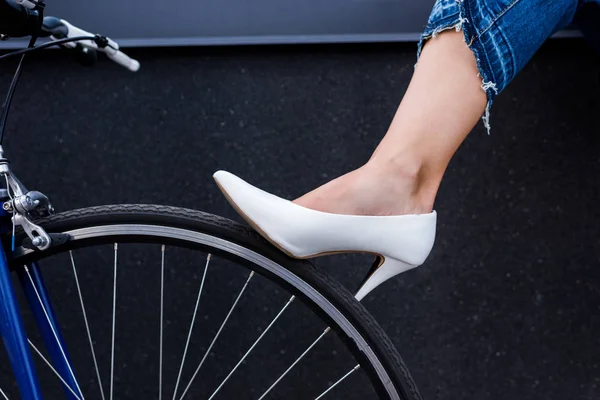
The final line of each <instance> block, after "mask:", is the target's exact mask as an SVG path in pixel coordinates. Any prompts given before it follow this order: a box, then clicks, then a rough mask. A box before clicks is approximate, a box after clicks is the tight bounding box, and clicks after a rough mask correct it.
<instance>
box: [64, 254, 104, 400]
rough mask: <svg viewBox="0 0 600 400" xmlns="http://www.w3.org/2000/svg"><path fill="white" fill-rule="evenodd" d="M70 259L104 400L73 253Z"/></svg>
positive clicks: (102, 395) (101, 391)
mask: <svg viewBox="0 0 600 400" xmlns="http://www.w3.org/2000/svg"><path fill="white" fill-rule="evenodd" d="M69 256H70V257H71V265H72V267H73V276H74V277H75V285H76V286H77V293H78V294H79V302H80V303H81V312H82V313H83V321H84V322H85V330H86V331H87V335H88V340H89V342H90V350H91V351H92V359H93V360H94V368H96V376H97V377H98V386H100V396H101V397H102V400H104V390H103V389H102V381H101V380H100V369H99V368H98V362H97V361H96V352H95V351H94V342H93V341H92V334H91V332H90V326H89V324H88V318H87V313H86V312H85V306H84V304H83V295H82V294H81V287H80V286H79V277H78V276H77V269H76V268H75V259H74V258H73V252H72V251H69Z"/></svg>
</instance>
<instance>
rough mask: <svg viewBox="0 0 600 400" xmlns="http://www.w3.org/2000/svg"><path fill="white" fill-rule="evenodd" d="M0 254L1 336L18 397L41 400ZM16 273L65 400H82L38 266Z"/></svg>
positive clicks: (8, 278)
mask: <svg viewBox="0 0 600 400" xmlns="http://www.w3.org/2000/svg"><path fill="white" fill-rule="evenodd" d="M0 216H2V217H6V216H7V213H6V212H5V211H4V210H1V209H0ZM0 253H1V255H0V334H1V335H2V338H3V340H4V345H5V347H6V350H7V353H8V356H9V359H10V363H11V365H12V368H13V372H14V375H15V379H16V381H17V385H18V386H19V391H20V393H21V397H22V398H23V399H24V400H42V394H41V390H40V386H39V380H38V377H37V373H36V371H35V366H34V363H33V360H32V356H31V351H30V342H29V340H28V338H27V334H26V332H25V329H24V327H23V321H22V318H21V315H20V312H19V305H18V302H17V299H16V296H15V291H14V287H13V285H12V278H11V273H10V270H9V267H8V262H7V260H6V254H5V253H4V249H2V248H1V247H0ZM17 272H18V275H19V279H20V281H21V285H22V287H23V292H24V294H25V297H26V298H27V301H28V303H29V306H30V308H31V311H32V313H33V316H34V318H35V321H36V324H37V325H38V328H39V329H40V333H41V336H42V338H43V340H44V343H45V345H46V349H47V350H48V353H49V354H50V358H51V360H52V364H53V367H54V369H55V370H56V372H57V373H58V374H59V375H60V377H61V378H62V380H63V381H64V382H62V384H63V388H64V390H65V394H66V398H67V399H68V400H78V399H79V400H83V398H84V397H83V395H82V393H81V390H80V388H79V386H78V384H77V380H76V378H75V374H74V371H73V367H72V365H73V364H72V363H71V360H70V357H69V355H68V352H67V348H66V345H65V342H64V340H63V337H62V333H61V331H60V328H59V325H58V323H57V319H56V316H55V313H54V310H53V308H52V305H51V302H50V298H49V295H48V291H47V290H46V286H45V284H44V280H43V278H42V273H41V271H40V268H39V266H38V265H37V263H33V264H30V265H27V266H23V267H22V268H19V270H18V271H17Z"/></svg>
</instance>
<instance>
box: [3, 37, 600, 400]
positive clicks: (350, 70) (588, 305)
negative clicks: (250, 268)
mask: <svg viewBox="0 0 600 400" xmlns="http://www.w3.org/2000/svg"><path fill="white" fill-rule="evenodd" d="M414 54H415V46H414V45H387V46H381V45H378V46H375V45H370V46H363V47H357V46H353V47H349V46H348V47H340V46H337V47H330V46H326V47H292V48H285V49H284V48H277V47H272V48H228V49H217V48H215V49H181V50H173V49H171V50H165V49H153V50H144V51H141V50H137V51H134V52H132V55H133V56H135V57H137V58H139V60H140V61H141V63H142V69H141V70H140V72H139V73H137V74H132V73H129V72H127V71H126V70H124V69H122V68H120V67H118V66H117V65H114V64H112V63H110V62H108V61H103V62H100V63H99V64H98V65H97V66H96V67H95V68H94V69H87V68H83V67H79V66H78V65H76V64H74V63H73V62H72V61H71V60H69V58H68V57H66V56H65V55H64V54H61V53H59V52H51V53H50V52H49V53H46V54H45V55H43V56H40V57H38V58H37V59H36V61H35V62H33V61H32V60H30V61H29V62H28V66H27V68H26V71H25V73H24V75H23V79H22V82H21V84H20V87H19V90H18V93H17V96H16V98H15V101H14V104H15V109H14V112H13V114H12V116H11V118H10V121H9V124H10V129H9V131H8V137H7V140H6V141H5V146H4V147H5V150H6V154H7V156H8V157H9V159H11V161H12V164H13V168H14V170H15V171H16V172H17V174H18V175H19V177H20V178H21V179H22V180H23V181H24V182H25V183H26V184H27V185H28V186H29V187H30V188H35V189H37V190H41V191H43V192H45V193H48V194H50V195H51V196H52V199H53V201H54V204H55V206H56V208H57V209H58V210H65V209H68V208H74V207H82V206H89V205H97V204H109V203H122V202H124V203H129V202H148V203H163V204H171V205H178V206H184V207H191V208H195V209H200V210H204V211H208V212H212V213H216V214H221V215H225V216H228V217H231V218H234V219H237V220H239V218H238V217H237V216H236V215H235V213H234V212H233V210H232V209H230V207H229V206H228V205H227V203H226V201H225V200H224V199H223V198H222V197H221V195H220V193H219V191H218V189H217V187H216V186H215V185H214V183H213V181H212V179H211V174H212V173H213V172H214V171H215V170H217V169H227V170H230V171H231V172H233V173H236V174H239V175H240V176H242V177H243V178H245V179H247V180H248V181H249V182H251V183H254V184H256V185H258V186H260V187H262V188H264V189H265V190H267V191H270V192H273V193H275V194H277V195H281V196H284V197H287V198H294V197H296V196H299V195H301V194H302V193H304V192H306V191H308V190H310V189H312V188H314V187H315V186H317V185H320V184H322V183H324V182H326V181H327V180H329V179H331V178H333V177H336V176H338V175H340V174H343V173H345V172H347V171H349V170H350V169H352V168H355V167H358V166H359V165H361V163H363V162H365V161H366V160H367V159H368V157H369V155H370V153H371V151H372V150H373V149H374V147H375V145H376V144H377V143H378V141H379V139H380V138H381V137H382V135H383V134H384V132H385V130H386V129H387V126H388V124H389V122H390V120H391V117H392V115H393V113H394V111H395V108H396V106H397V104H398V102H399V101H400V99H401V98H402V95H403V93H404V91H405V89H406V87H407V84H408V82H409V79H410V76H411V73H412V69H413V65H414V61H415V60H414ZM8 64H9V63H5V64H4V65H3V68H6V69H7V70H8ZM599 66H600V58H599V57H598V55H596V54H595V53H593V52H592V51H591V50H590V49H589V48H588V47H587V45H585V44H584V43H583V42H580V41H578V40H574V41H573V40H570V41H566V40H555V41H553V42H552V43H549V44H546V45H545V46H544V47H543V48H542V50H541V51H540V52H539V53H538V54H537V55H536V56H535V58H534V60H533V61H532V63H531V64H529V65H528V66H527V67H526V68H525V70H524V71H523V72H522V73H521V74H520V75H519V76H518V77H517V78H516V80H515V82H514V83H513V84H512V85H510V86H509V88H508V89H507V90H506V91H505V92H504V93H502V94H501V95H500V96H499V98H498V100H497V102H496V103H495V105H494V108H493V110H492V120H491V121H492V133H491V136H488V135H487V134H486V133H485V131H484V129H483V127H482V126H481V124H480V125H478V126H477V128H476V129H475V130H474V132H473V133H472V134H471V135H470V136H469V138H468V139H467V140H466V142H465V144H464V145H463V146H462V147H461V149H460V150H459V152H458V154H457V155H456V156H455V158H454V159H453V161H452V163H451V165H450V167H449V169H448V171H447V174H446V177H445V180H444V182H443V184H442V187H441V189H440V192H439V197H438V199H437V203H436V209H437V211H438V213H439V226H438V232H439V233H438V239H437V245H436V246H435V248H434V251H433V253H432V255H431V257H430V259H429V260H428V262H427V263H426V264H425V265H424V266H422V267H420V268H418V269H416V270H413V271H410V272H407V273H405V274H403V275H402V276H400V277H398V278H396V279H394V280H392V281H391V282H389V283H387V284H385V285H384V286H383V287H381V288H380V290H378V291H377V292H375V293H374V294H372V295H371V296H370V297H368V298H367V299H366V300H365V305H366V306H367V308H368V309H369V310H371V311H372V313H373V314H374V315H375V316H376V318H377V319H378V321H380V323H381V324H382V326H383V327H384V328H385V330H386V331H387V332H388V333H389V335H390V337H391V338H392V340H393V341H394V343H395V344H396V346H397V347H398V348H399V350H400V352H401V354H402V355H403V357H404V359H405V361H406V362H407V364H408V366H409V368H410V369H411V371H412V373H413V376H414V377H415V380H416V381H417V383H418V385H419V387H420V389H421V392H422V394H423V397H424V398H425V399H498V400H504V399H507V398H518V399H542V398H543V399H574V400H575V399H576V400H591V399H597V398H599V397H600V365H599V364H600V350H599V348H600V339H599V338H600V334H599V333H600V289H599V288H600V284H599V282H600V268H599V264H600V235H599V231H600V228H599V223H600V211H599V208H598V202H599V200H600V192H599V186H598V185H599V183H598V176H599V173H600V160H599V157H598V154H600V137H599V133H600V132H599V129H598V109H599V102H598V93H600V74H598V70H599ZM2 83H3V84H4V85H7V84H8V74H6V78H4V81H3V82H2ZM456 101H460V98H457V99H456ZM317 265H319V266H322V267H323V268H326V269H327V270H328V271H330V272H331V273H332V274H334V275H335V276H337V277H338V278H339V279H340V280H341V281H342V282H344V283H347V284H350V283H352V282H355V281H356V280H358V279H359V278H360V276H361V273H363V272H364V270H365V269H366V267H367V266H368V265H367V263H366V262H365V259H364V258H361V257H344V256H336V257H328V258H324V259H321V260H319V261H317ZM92 303H93V301H92ZM92 306H93V304H92ZM224 307H225V306H224ZM322 368H323V369H326V368H327V364H323V365H322Z"/></svg>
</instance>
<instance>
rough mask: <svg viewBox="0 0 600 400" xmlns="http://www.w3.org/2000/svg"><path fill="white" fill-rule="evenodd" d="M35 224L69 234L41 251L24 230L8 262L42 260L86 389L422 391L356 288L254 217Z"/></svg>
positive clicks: (169, 394) (367, 394)
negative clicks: (280, 246) (261, 228)
mask: <svg viewBox="0 0 600 400" xmlns="http://www.w3.org/2000/svg"><path fill="white" fill-rule="evenodd" d="M36 223H37V224H39V225H40V226H41V227H43V228H44V229H45V230H46V231H47V232H48V233H56V234H59V233H61V234H64V235H62V237H63V238H64V240H63V241H60V240H57V242H59V243H57V244H55V245H53V247H51V248H50V249H49V250H47V251H45V252H38V251H33V250H31V249H28V248H27V247H28V245H27V243H28V241H29V239H28V238H27V237H26V236H25V235H24V234H23V233H22V232H21V233H19V232H17V237H16V243H17V249H16V250H15V252H13V253H12V255H9V264H10V265H11V268H13V269H19V268H22V266H23V265H27V264H30V263H33V262H40V266H41V271H42V272H43V273H44V275H45V280H46V286H48V289H49V293H50V297H51V299H52V302H53V307H54V311H55V312H56V315H57V318H58V321H59V325H60V327H61V330H62V333H63V336H64V338H65V340H66V347H67V351H68V352H69V354H70V357H71V363H72V365H73V370H74V373H75V375H76V376H77V381H78V383H79V386H80V387H81V393H82V394H83V395H84V396H85V398H90V399H91V398H102V399H107V398H111V399H112V398H113V397H114V398H158V399H161V398H163V397H164V398H173V399H179V398H181V399H183V398H184V397H185V398H190V399H198V398H201V399H213V398H215V399H219V398H223V399H227V398H236V399H246V398H248V399H263V398H286V399H303V398H312V399H321V398H325V399H327V398H332V399H336V398H345V399H358V398H360V399H367V398H373V399H377V398H378V399H399V400H417V399H420V398H421V397H420V395H419V393H418V390H417V388H416V386H415V384H414V382H413V380H412V378H411V376H410V374H409V372H408V369H407V368H406V366H405V365H404V363H403V361H402V359H401V357H400V356H399V354H398V352H397V351H396V349H395V347H394V346H393V344H392V343H391V341H390V340H389V338H388V337H387V336H386V334H385V333H384V332H383V330H382V329H381V327H380V326H379V325H378V324H377V322H376V321H375V320H374V319H373V318H372V316H371V315H370V314H369V313H368V312H367V310H366V309H365V308H364V307H363V306H362V305H361V304H360V303H359V302H357V301H356V300H355V299H354V297H353V296H352V294H351V293H350V292H348V291H347V290H346V289H345V288H344V287H342V286H341V285H340V284H339V283H338V282H337V281H335V280H334V279H332V278H331V277H330V276H328V275H327V274H326V273H325V272H324V271H321V270H318V269H316V268H315V267H314V266H313V265H312V264H310V263H309V262H307V261H304V260H295V259H292V258H289V257H287V256H286V255H284V254H283V253H281V252H280V251H279V250H277V249H276V248H274V247H273V246H272V245H270V244H269V243H268V242H267V241H266V240H264V239H263V238H262V237H260V235H258V234H257V233H256V232H254V231H253V230H252V229H251V228H249V227H247V226H244V225H240V224H238V223H235V222H233V221H230V220H227V219H224V218H221V217H217V216H214V215H211V214H207V213H203V212H199V211H194V210H188V209H182V208H175V207H166V206H156V205H115V206H99V207H92V208H86V209H80V210H74V211H68V212H64V213H60V214H55V215H52V216H50V217H48V218H45V219H42V220H38V221H36ZM4 239H5V240H4V243H5V248H8V245H9V243H10V238H9V237H5V238H4ZM7 254H10V252H7ZM184 260H185V262H184ZM215 263H216V264H215ZM117 268H118V269H117ZM117 271H118V273H117ZM213 271H216V272H213ZM142 274H143V275H142ZM117 277H119V279H121V280H118V279H117ZM123 280H124V281H123ZM209 295H210V296H211V297H210V299H213V298H214V299H213V300H210V299H209V300H205V298H207V297H208V296H209ZM84 300H85V301H84ZM126 300H127V301H128V303H126V305H123V302H125V301H126ZM297 300H300V301H297ZM265 301H266V302H267V304H266V305H265V303H264V302H265ZM207 302H208V303H207ZM261 302H262V303H261ZM292 303H293V305H292ZM23 308H24V307H23ZM199 309H200V310H201V311H200V313H199V312H198V310H199ZM192 310H193V312H192ZM86 311H87V312H86ZM82 315H83V318H82V317H81V316H82ZM190 317H191V318H190ZM234 317H235V318H234ZM24 318H25V320H26V321H25V325H26V329H27V332H28V336H29V337H30V338H31V340H32V343H33V342H36V340H40V339H39V338H38V339H36V338H35V334H36V333H35V330H34V328H33V327H32V326H31V322H28V315H27V312H25V311H24ZM190 319H191V320H190ZM199 321H200V322H199ZM213 321H216V323H213ZM234 321H237V322H234ZM128 325H133V327H130V328H128V327H127V326H128ZM310 326H312V327H310ZM84 328H85V329H84ZM313 336H314V337H313ZM111 338H112V339H111ZM168 339H171V340H170V341H169V340H168ZM268 339H269V340H270V342H266V341H267V340H268ZM101 342H102V343H104V345H102V344H101ZM167 342H168V343H167ZM267 343H270V344H267ZM40 347H41V346H39V345H38V346H36V348H38V349H39V348H40ZM257 352H258V353H260V355H259V354H258V353H257ZM40 354H41V355H42V356H43V351H40V353H38V355H40ZM34 357H36V363H38V362H39V366H38V371H39V373H40V381H41V384H42V386H43V388H42V389H43V390H46V391H54V392H52V393H53V394H52V396H51V397H50V396H49V395H46V397H48V398H57V396H59V397H60V395H59V394H56V393H60V391H62V390H63V389H64V387H62V385H61V384H60V381H59V380H58V379H57V378H56V376H54V375H55V373H50V372H48V371H51V370H50V368H47V367H46V366H44V364H45V363H44V362H43V359H42V358H41V357H38V356H36V355H35V354H34ZM109 360H110V363H109V362H108V361H109ZM311 363H312V364H311ZM109 365H110V367H109ZM43 371H46V375H44V372H43ZM108 371H109V375H110V377H107V372H108ZM0 372H1V371H0ZM42 375H44V376H42ZM101 376H102V377H103V378H104V379H102V378H101ZM134 379H135V380H137V381H139V382H137V383H133V380H134ZM140 382H141V383H140ZM367 386H368V387H367ZM1 387H2V386H0V388H1ZM8 389H9V390H10V389H11V388H10V384H9V388H8ZM13 390H14V388H13ZM5 391H6V390H5ZM113 392H114V394H113ZM81 397H83V396H81Z"/></svg>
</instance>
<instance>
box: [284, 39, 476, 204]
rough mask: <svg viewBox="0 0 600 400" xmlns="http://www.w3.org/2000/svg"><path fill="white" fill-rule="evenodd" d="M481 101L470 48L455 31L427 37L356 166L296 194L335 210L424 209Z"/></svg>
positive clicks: (305, 202) (299, 201) (473, 119)
mask: <svg viewBox="0 0 600 400" xmlns="http://www.w3.org/2000/svg"><path fill="white" fill-rule="evenodd" d="M485 106H486V93H485V91H483V90H482V88H481V78H480V77H479V76H478V72H477V65H476V61H475V56H474V55H473V52H472V51H471V50H470V49H469V48H468V47H467V46H466V45H465V42H464V36H463V33H462V32H456V31H454V30H449V31H445V32H443V33H441V34H440V35H438V36H436V37H435V38H432V39H430V40H428V41H427V43H426V45H425V46H424V48H423V51H422V54H421V56H420V58H419V62H418V64H417V67H416V69H415V73H414V75H413V77H412V80H411V82H410V85H409V87H408V90H407V91H406V94H405V96H404V98H403V99H402V102H401V104H400V106H399V108H398V111H397V112H396V115H395V117H394V119H393V121H392V124H391V125H390V128H389V129H388V132H387V134H386V135H385V137H384V138H383V140H382V141H381V143H380V144H379V146H378V147H377V149H376V150H375V152H374V153H373V156H372V157H371V159H370V160H369V161H368V162H367V163H366V164H365V165H364V166H363V167H361V168H359V169H357V170H355V171H352V172H350V173H348V174H346V175H344V176H341V177H339V178H337V179H335V180H333V181H331V182H329V183H327V184H325V185H323V186H321V187H319V188H318V189H315V190H313V191H312V192H310V193H308V194H306V195H304V196H302V197H300V198H299V199H297V200H296V201H295V202H296V203H297V204H300V205H302V206H304V207H308V208H312V209H315V210H320V211H325V212H331V213H337V214H363V215H399V214H409V213H426V212H430V211H431V210H432V208H433V202H434V200H435V196H436V193H437V190H438V187H439V185H440V182H441V180H442V176H443V174H444V171H445V170H446V167H447V165H448V163H449V162H450V158H451V157H452V155H453V154H454V153H455V151H456V149H457V148H458V146H459V145H460V144H461V142H462V141H463V140H464V139H465V137H466V136H467V134H468V133H469V132H470V131H471V129H473V126H474V125H475V124H476V123H477V121H478V120H479V118H480V117H481V116H482V114H483V112H484V110H485Z"/></svg>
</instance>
